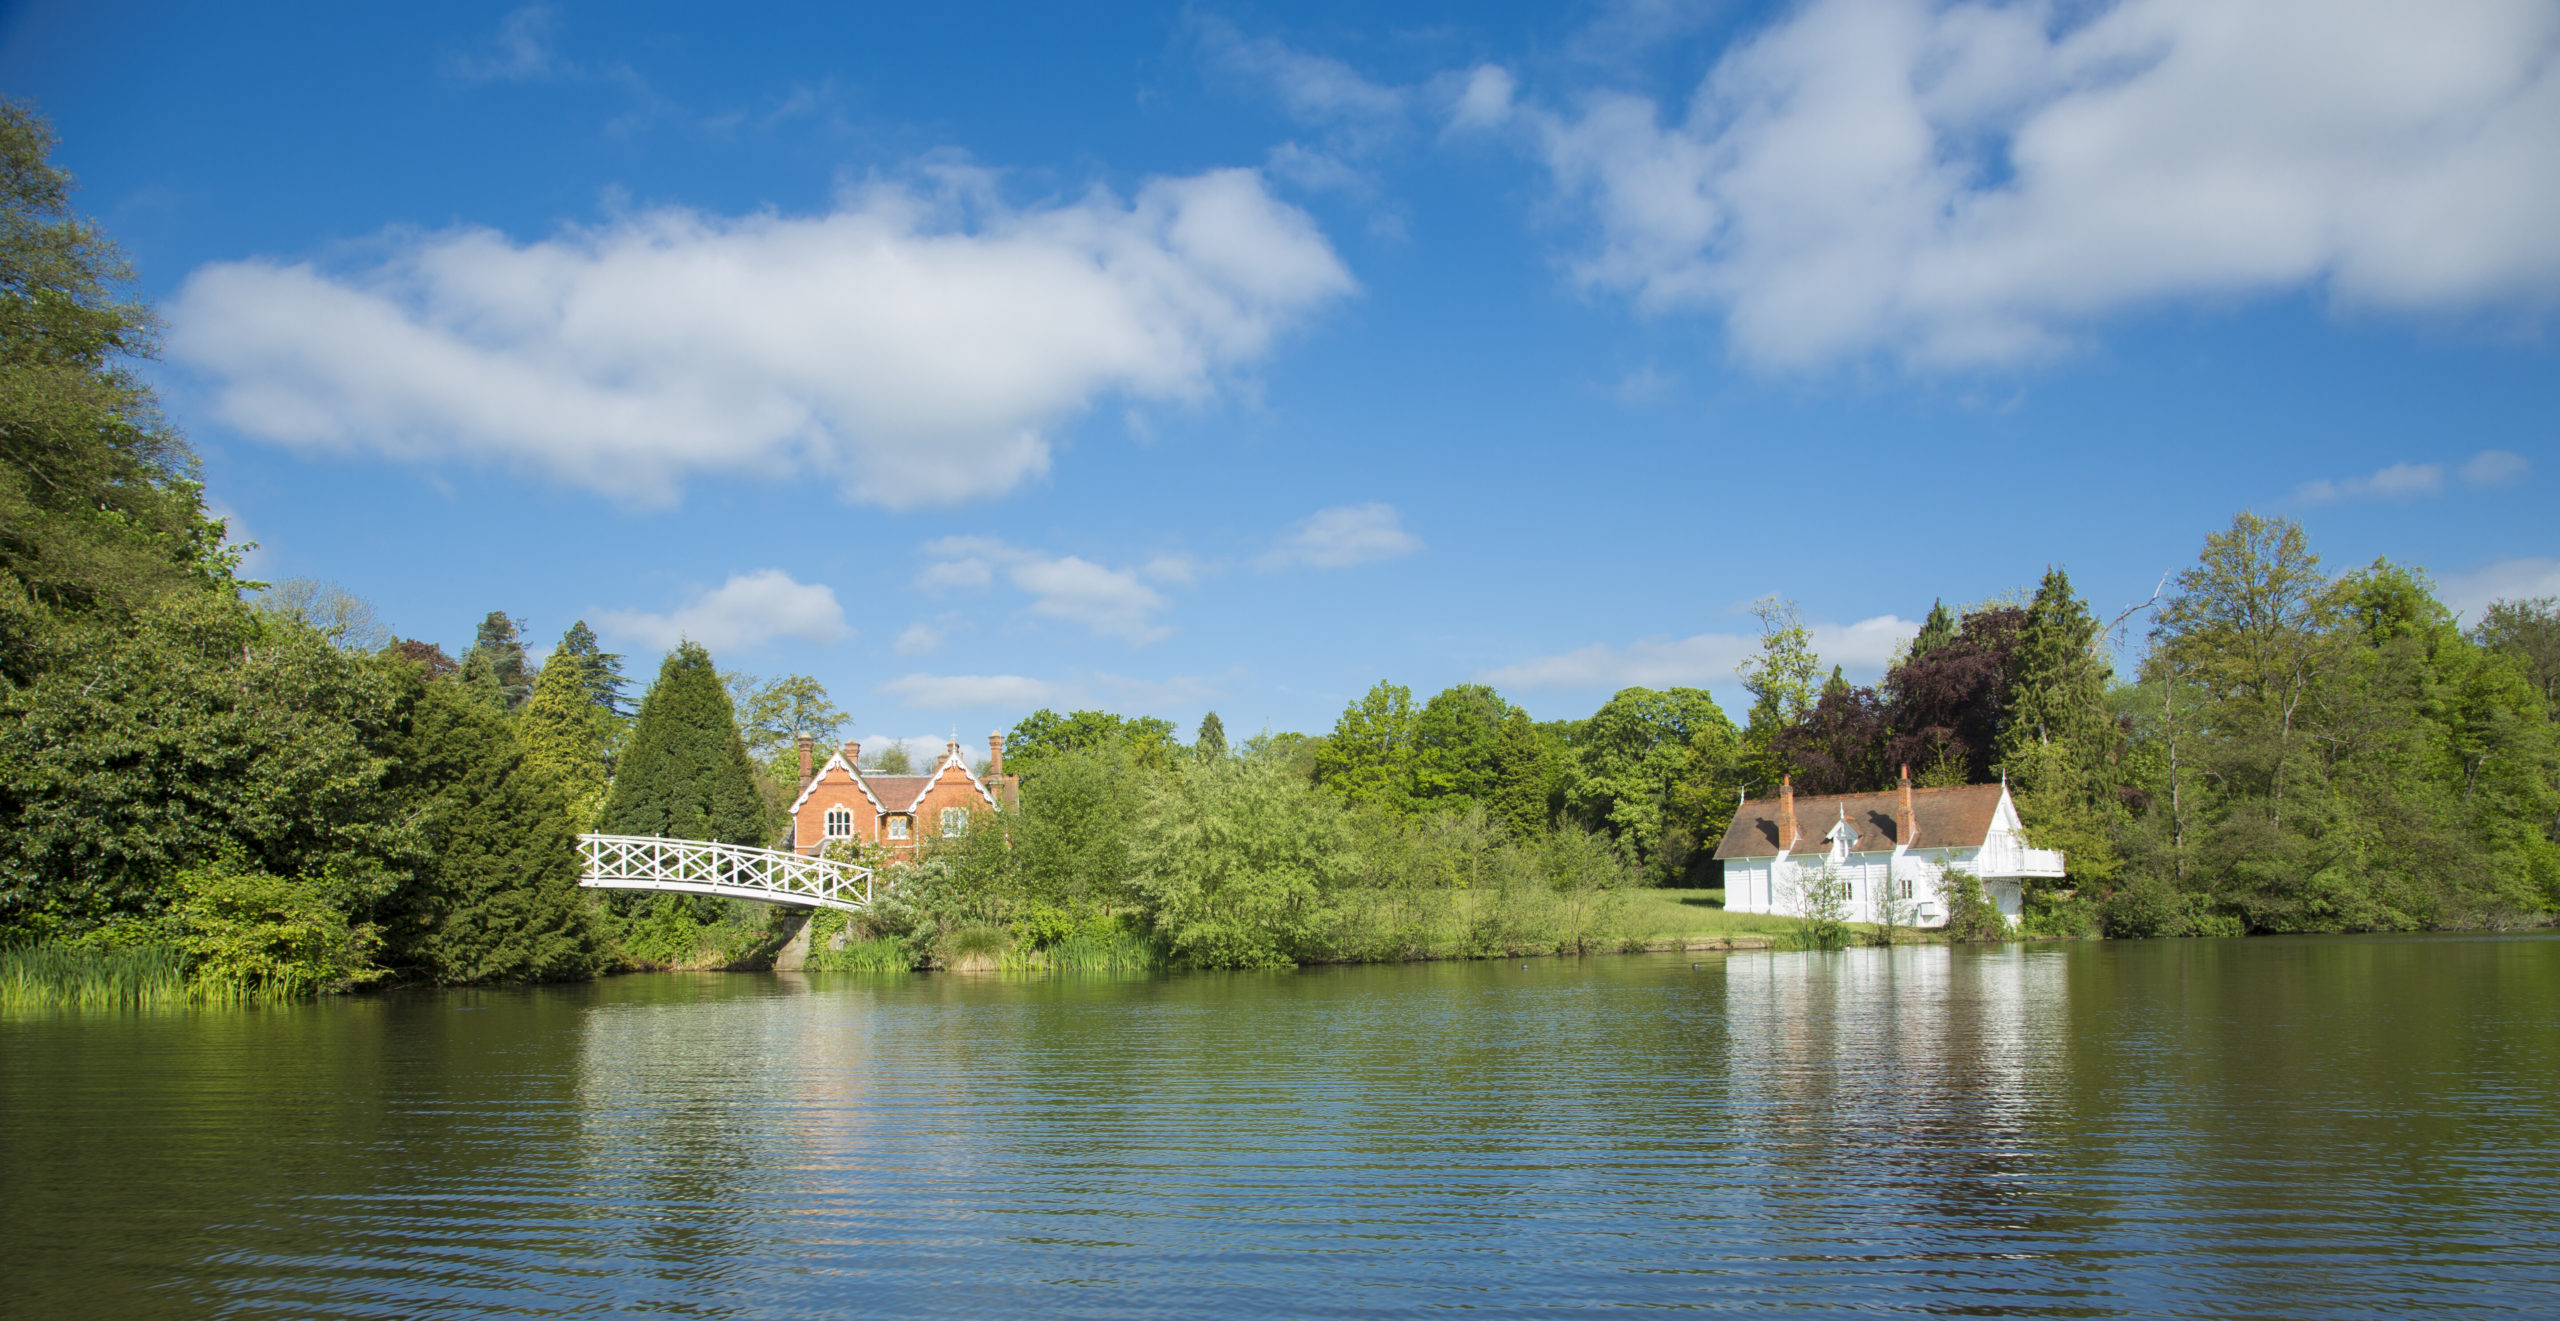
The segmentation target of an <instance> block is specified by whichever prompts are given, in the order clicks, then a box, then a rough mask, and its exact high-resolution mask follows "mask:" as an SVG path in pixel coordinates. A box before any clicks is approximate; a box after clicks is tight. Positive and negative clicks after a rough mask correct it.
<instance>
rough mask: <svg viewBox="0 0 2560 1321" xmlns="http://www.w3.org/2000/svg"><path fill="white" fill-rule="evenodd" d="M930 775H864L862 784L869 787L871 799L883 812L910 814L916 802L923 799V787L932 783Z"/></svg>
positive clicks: (932, 778)
mask: <svg viewBox="0 0 2560 1321" xmlns="http://www.w3.org/2000/svg"><path fill="white" fill-rule="evenodd" d="M933 781H934V777H933V776H930V775H866V776H863V777H862V782H863V783H864V784H865V785H868V786H870V789H871V799H872V801H873V802H876V803H878V804H880V808H881V810H882V811H884V812H912V811H914V810H915V807H916V800H917V799H919V798H922V797H924V790H925V786H926V785H929V784H931V783H933Z"/></svg>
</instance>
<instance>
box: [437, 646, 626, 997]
mask: <svg viewBox="0 0 2560 1321" xmlns="http://www.w3.org/2000/svg"><path fill="white" fill-rule="evenodd" d="M400 761H401V768H402V772H401V773H402V776H403V778H404V780H405V784H404V785H403V788H404V789H405V790H406V791H407V797H408V800H409V801H410V802H411V803H412V804H413V805H414V808H415V810H416V812H417V815H418V821H419V828H420V830H421V832H422V836H423V839H424V842H425V844H426V850H427V857H426V861H425V862H424V864H423V865H422V866H421V867H420V868H419V871H418V876H417V881H416V883H415V884H414V885H413V886H412V887H411V888H410V889H409V890H408V891H407V892H406V894H405V896H404V903H403V910H402V913H401V918H400V920H399V921H398V922H396V923H395V924H394V937H393V943H392V950H391V955H390V957H391V960H392V961H393V962H395V963H398V964H402V965H404V966H413V967H417V968H419V969H421V970H422V971H424V972H425V973H426V975H427V976H429V977H431V978H432V979H434V980H435V981H438V982H443V983H448V984H452V983H466V982H490V981H562V980H569V979H575V978H584V977H589V976H593V975H594V974H595V973H596V972H597V971H599V970H600V969H601V968H602V967H603V965H604V963H605V954H604V949H603V936H602V934H601V933H600V932H599V931H598V930H597V928H596V922H595V918H594V914H593V910H592V908H591V906H590V905H589V903H588V902H587V896H585V895H584V894H582V893H581V892H580V891H579V889H578V861H577V859H578V851H577V838H576V831H575V830H574V828H573V826H572V823H571V820H570V817H569V807H568V803H567V802H566V800H565V799H564V798H563V797H562V795H561V792H560V787H559V784H558V782H557V781H556V780H555V779H553V778H552V776H551V775H550V774H548V773H547V772H546V771H545V770H544V769H543V768H541V767H539V766H537V765H535V764H534V763H533V760H532V758H531V757H530V756H529V755H528V754H527V753H526V752H525V750H524V749H523V748H521V747H520V746H519V745H518V743H517V740H516V737H515V734H514V733H513V732H512V731H511V730H510V729H509V728H508V727H507V722H505V721H504V720H502V719H501V718H499V717H498V716H497V715H495V714H494V713H492V712H490V711H489V710H488V708H487V707H486V706H485V705H484V704H482V703H481V702H480V701H478V700H477V699H476V698H475V697H474V696H472V695H471V694H469V693H468V691H467V690H465V689H463V688H462V687H461V686H460V685H458V684H455V683H453V682H451V681H444V682H438V683H430V684H426V685H425V686H424V691H423V692H422V693H421V695H420V696H419V699H418V702H417V705H416V709H415V714H414V716H413V717H412V720H411V723H410V728H409V731H408V739H407V743H406V746H404V747H403V748H402V749H401V758H400Z"/></svg>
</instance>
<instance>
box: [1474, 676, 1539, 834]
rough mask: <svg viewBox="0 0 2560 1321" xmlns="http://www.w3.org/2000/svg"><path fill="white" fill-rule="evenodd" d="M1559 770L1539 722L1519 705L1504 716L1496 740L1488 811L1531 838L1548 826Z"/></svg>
mask: <svg viewBox="0 0 2560 1321" xmlns="http://www.w3.org/2000/svg"><path fill="white" fill-rule="evenodd" d="M1554 779H1555V773H1554V769H1553V767H1552V765H1551V764H1550V762H1549V760H1548V757H1547V741H1546V740H1545V739H1543V738H1540V737H1539V736H1538V726H1537V724H1536V723H1535V722H1534V721H1532V720H1530V719H1529V713H1528V712H1526V711H1523V710H1521V709H1520V708H1519V707H1516V706H1515V707H1513V708H1511V713H1510V714H1509V715H1506V716H1504V717H1503V718H1502V729H1501V732H1500V733H1499V734H1498V735H1497V736H1496V738H1495V740H1494V748H1493V784H1492V788H1491V791H1490V793H1489V794H1488V795H1487V797H1486V800H1485V812H1486V813H1487V814H1488V815H1490V816H1491V817H1492V818H1493V819H1494V820H1495V821H1497V822H1499V823H1501V825H1502V826H1503V827H1504V828H1506V829H1508V830H1509V831H1510V832H1511V835H1512V837H1513V838H1514V839H1529V838H1533V837H1534V836H1536V835H1537V834H1538V833H1539V832H1540V831H1543V830H1545V829H1546V828H1547V826H1548V824H1549V819H1548V816H1547V798H1548V794H1549V792H1550V790H1551V788H1552V785H1553V781H1554Z"/></svg>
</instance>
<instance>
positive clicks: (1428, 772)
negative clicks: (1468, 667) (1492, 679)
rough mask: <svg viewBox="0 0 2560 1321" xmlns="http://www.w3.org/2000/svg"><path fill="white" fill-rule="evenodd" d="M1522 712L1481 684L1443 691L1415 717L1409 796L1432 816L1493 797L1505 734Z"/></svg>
mask: <svg viewBox="0 0 2560 1321" xmlns="http://www.w3.org/2000/svg"><path fill="white" fill-rule="evenodd" d="M1516 710H1517V708H1515V707H1513V706H1512V705H1511V704H1510V703H1509V702H1506V701H1504V700H1502V695H1501V694H1500V693H1497V692H1495V691H1494V690H1493V689H1491V688H1488V687H1486V686H1485V685H1483V684H1480V683H1462V684H1458V685H1455V686H1453V687H1449V688H1444V689H1442V690H1440V692H1439V694H1438V695H1437V696H1435V697H1433V698H1432V699H1431V700H1430V701H1428V702H1425V703H1423V705H1422V709H1421V710H1420V711H1419V712H1416V713H1415V715H1414V718H1413V745H1412V751H1411V755H1410V757H1409V758H1408V760H1407V766H1406V773H1407V777H1408V779H1407V784H1408V788H1407V789H1406V793H1407V796H1408V797H1409V798H1410V799H1411V801H1412V803H1413V805H1414V807H1415V808H1416V809H1417V810H1420V811H1428V812H1460V813H1463V812H1465V811H1467V810H1468V809H1469V808H1472V807H1475V806H1477V805H1478V804H1482V803H1485V802H1487V801H1489V800H1490V799H1491V798H1492V797H1493V792H1494V785H1495V781H1496V778H1497V777H1498V776H1499V774H1500V772H1501V743H1502V729H1503V725H1504V724H1505V722H1507V721H1508V720H1509V719H1510V718H1511V716H1512V715H1513V714H1514V712H1515V711H1516Z"/></svg>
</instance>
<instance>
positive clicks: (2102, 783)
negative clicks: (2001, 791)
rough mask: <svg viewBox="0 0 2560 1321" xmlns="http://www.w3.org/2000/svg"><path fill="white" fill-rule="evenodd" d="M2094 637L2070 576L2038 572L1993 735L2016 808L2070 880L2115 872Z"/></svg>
mask: <svg viewBox="0 0 2560 1321" xmlns="http://www.w3.org/2000/svg"><path fill="white" fill-rule="evenodd" d="M2097 638H2098V620H2097V617H2096V616H2094V615H2092V614H2090V613H2089V607H2088V605H2087V604H2086V603H2085V602H2083V601H2082V600H2081V599H2080V597H2079V595H2078V594H2077V593H2075V592H2073V591H2072V590H2071V579H2070V576H2069V575H2067V574H2065V573H2064V572H2063V571H2062V570H2060V569H2047V570H2045V575H2044V580H2043V581H2042V582H2041V583H2039V584H2038V585H2037V587H2036V596H2035V600H2034V601H2032V602H2030V603H2029V604H2028V606H2027V617H2026V624H2025V627H2023V628H2021V629H2020V630H2019V631H2018V639H2017V643H2016V645H2015V646H2014V647H2013V648H2012V649H2011V651H2010V653H2009V666H2010V683H2009V698H2008V703H2007V706H2008V710H2007V713H2006V723H2005V725H2004V726H2003V728H2002V729H2001V731H2000V743H1999V749H2000V758H2001V766H2002V767H2003V768H2004V769H2005V771H2006V772H2007V774H2008V776H2009V780H2010V783H2011V785H2012V786H2013V787H2014V788H2015V789H2016V791H2017V798H2018V811H2019V815H2020V816H2022V817H2023V818H2025V820H2026V822H2027V827H2028V829H2029V831H2030V832H2031V833H2033V834H2034V835H2035V836H2036V837H2037V842H2038V843H2039V844H2041V845H2043V846H2046V847H2052V848H2060V849H2062V850H2063V851H2064V853H2065V854H2066V855H2067V856H2068V857H2069V859H2070V866H2071V871H2072V876H2073V879H2075V880H2082V881H2105V880H2108V879H2110V878H2112V877H2113V876H2114V874H2115V870H2116V856H2115V850H2114V848H2113V847H2112V845H2111V843H2110V830H2109V807H2110V804H2111V802H2112V800H2113V798H2114V786H2113V785H2112V784H2111V783H2110V782H2109V779H2108V775H2107V769H2108V763H2109V760H2110V758H2109V753H2110V752H2111V750H2112V748H2113V743H2114V732H2115V725H2114V719H2113V716H2112V715H2111V713H2110V712H2109V710H2108V707H2107V685H2108V682H2109V678H2110V674H2109V667H2108V665H2107V662H2106V660H2105V659H2104V657H2102V656H2101V655H2100V654H2099V653H2098V651H2097V648H2096V642H2097Z"/></svg>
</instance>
